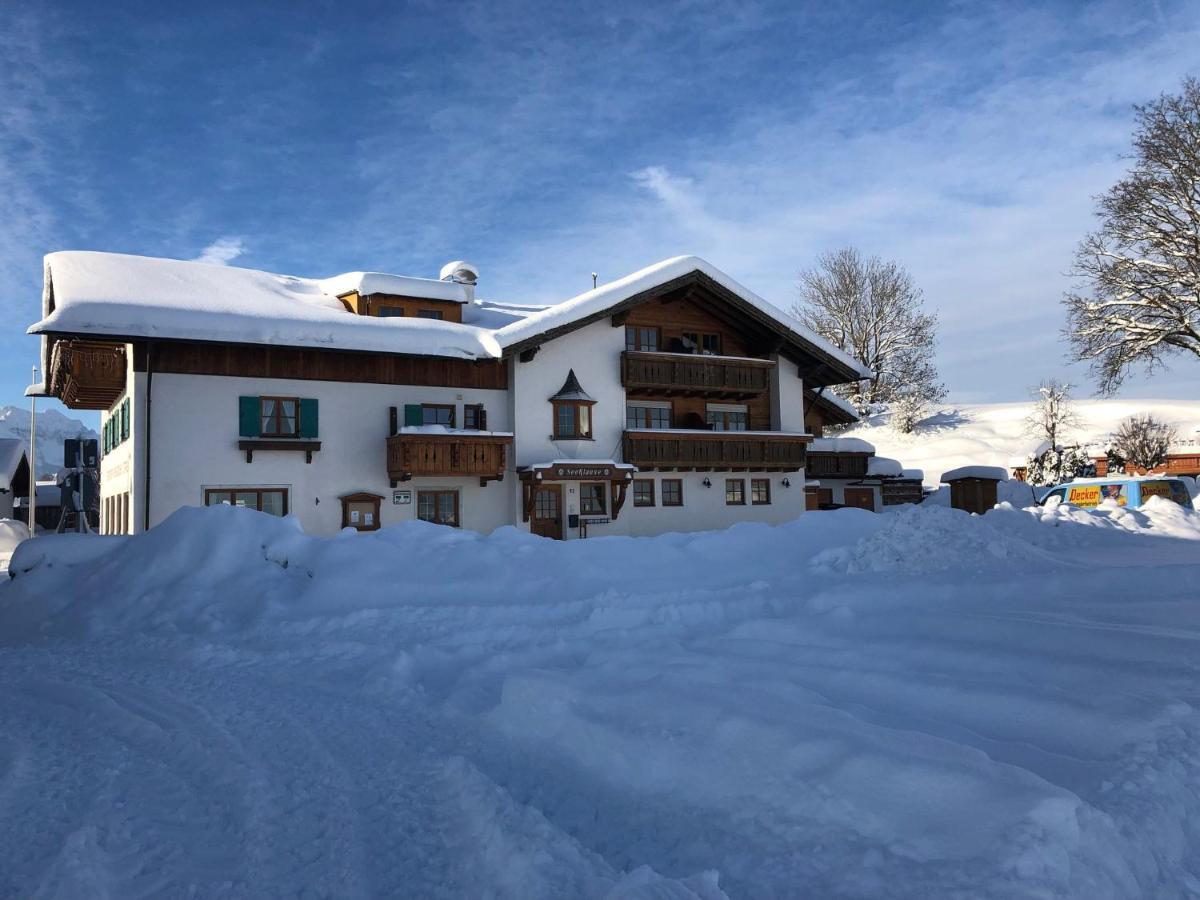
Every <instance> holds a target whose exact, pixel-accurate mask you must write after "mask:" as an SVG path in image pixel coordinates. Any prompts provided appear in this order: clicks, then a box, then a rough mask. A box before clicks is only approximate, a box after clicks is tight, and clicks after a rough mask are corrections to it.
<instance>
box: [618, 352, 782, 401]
mask: <svg viewBox="0 0 1200 900" xmlns="http://www.w3.org/2000/svg"><path fill="white" fill-rule="evenodd" d="M773 368H775V363H774V362H772V361H771V360H769V359H751V358H748V357H732V356H703V355H698V354H692V353H650V352H646V351H641V350H626V351H624V352H623V353H622V354H621V384H622V385H623V386H624V387H625V390H626V392H628V393H633V394H636V393H638V392H644V393H652V394H661V395H671V394H679V395H687V394H692V395H704V396H708V397H726V398H730V399H744V398H747V397H754V396H757V395H758V394H762V393H765V392H766V391H768V390H770V388H771V370H772V369H773Z"/></svg>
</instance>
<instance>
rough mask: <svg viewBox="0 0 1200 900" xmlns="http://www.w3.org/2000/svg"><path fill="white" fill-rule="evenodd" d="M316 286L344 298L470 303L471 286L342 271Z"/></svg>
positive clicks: (433, 279) (400, 276) (408, 276)
mask: <svg viewBox="0 0 1200 900" xmlns="http://www.w3.org/2000/svg"><path fill="white" fill-rule="evenodd" d="M317 285H318V286H319V287H320V289H321V290H322V291H324V292H325V293H326V294H331V295H333V296H334V297H343V296H345V295H346V294H349V293H351V292H353V293H357V294H361V295H363V296H364V297H365V296H367V295H369V294H397V295H399V296H401V297H425V298H427V299H429V300H448V301H450V302H452V303H470V302H471V300H472V299H474V298H473V292H474V286H473V285H466V284H462V283H460V282H457V281H441V280H438V279H436V278H413V277H412V276H410V275H387V274H385V273H383V272H345V273H343V274H341V275H334V276H333V277H332V278H322V279H321V280H320V281H318V282H317Z"/></svg>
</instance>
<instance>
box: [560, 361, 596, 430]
mask: <svg viewBox="0 0 1200 900" xmlns="http://www.w3.org/2000/svg"><path fill="white" fill-rule="evenodd" d="M550 402H551V403H552V404H553V406H554V440H556V441H590V440H592V407H593V406H595V405H596V401H595V400H593V399H592V398H591V396H590V395H589V394H588V393H587V391H585V390H584V389H583V387H582V386H581V385H580V384H579V379H578V378H576V377H575V370H574V369H572V370H571V371H570V372H568V373H567V380H566V381H564V382H563V386H562V387H561V388H559V390H558V393H557V394H555V395H554V396H553V397H551V398H550Z"/></svg>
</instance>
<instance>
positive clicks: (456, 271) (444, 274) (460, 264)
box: [438, 259, 479, 303]
mask: <svg viewBox="0 0 1200 900" xmlns="http://www.w3.org/2000/svg"><path fill="white" fill-rule="evenodd" d="M438 278H439V279H441V280H442V281H453V282H454V283H455V284H461V285H462V286H463V293H464V294H465V295H466V298H467V302H468V303H474V302H475V284H476V282H478V281H479V270H478V269H477V268H475V266H473V265H472V264H471V263H469V262H467V261H466V260H462V259H456V260H454V262H448V263H446V264H445V265H444V266H442V271H441V272H439V273H438Z"/></svg>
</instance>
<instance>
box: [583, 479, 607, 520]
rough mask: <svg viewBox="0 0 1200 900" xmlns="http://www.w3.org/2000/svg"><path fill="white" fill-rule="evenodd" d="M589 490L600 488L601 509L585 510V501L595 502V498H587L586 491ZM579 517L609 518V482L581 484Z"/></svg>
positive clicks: (585, 482)
mask: <svg viewBox="0 0 1200 900" xmlns="http://www.w3.org/2000/svg"><path fill="white" fill-rule="evenodd" d="M588 488H599V489H600V492H599V500H600V509H599V511H596V510H595V509H584V501H585V499H587V500H594V499H596V498H595V497H591V498H589V497H587V495H586V493H585V491H586V490H587V489H588ZM579 515H581V516H607V515H608V482H607V481H582V482H580V484H579Z"/></svg>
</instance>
